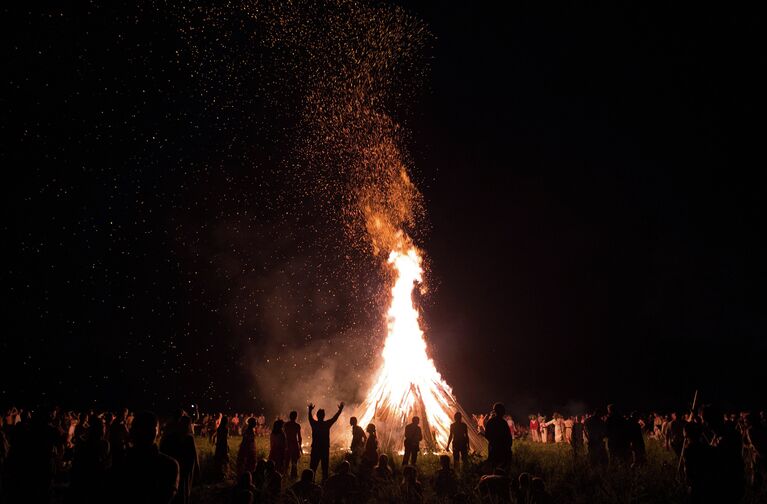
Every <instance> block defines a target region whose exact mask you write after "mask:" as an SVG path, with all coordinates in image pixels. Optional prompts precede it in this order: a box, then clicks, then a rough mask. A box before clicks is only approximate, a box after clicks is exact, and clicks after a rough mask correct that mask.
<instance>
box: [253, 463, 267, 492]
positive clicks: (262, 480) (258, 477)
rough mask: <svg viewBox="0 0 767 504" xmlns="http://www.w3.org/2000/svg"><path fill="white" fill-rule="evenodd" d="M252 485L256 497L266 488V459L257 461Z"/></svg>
mask: <svg viewBox="0 0 767 504" xmlns="http://www.w3.org/2000/svg"><path fill="white" fill-rule="evenodd" d="M253 485H254V486H255V487H256V497H257V499H258V498H259V494H261V493H263V490H264V488H265V487H266V459H259V460H258V462H256V468H255V469H254V470H253Z"/></svg>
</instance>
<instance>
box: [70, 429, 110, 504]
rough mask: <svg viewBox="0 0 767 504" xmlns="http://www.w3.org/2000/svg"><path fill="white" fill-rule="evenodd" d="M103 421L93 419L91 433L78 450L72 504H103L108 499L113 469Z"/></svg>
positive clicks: (73, 465) (74, 460) (72, 483)
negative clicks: (108, 480)
mask: <svg viewBox="0 0 767 504" xmlns="http://www.w3.org/2000/svg"><path fill="white" fill-rule="evenodd" d="M104 438H105V426H104V422H103V421H102V420H101V419H100V418H96V417H94V418H92V419H91V421H90V422H89V425H88V433H87V434H86V435H85V438H84V439H83V440H82V441H81V442H80V443H79V444H78V445H77V448H75V453H74V459H73V460H72V472H71V475H70V477H71V484H70V492H71V497H72V499H71V502H82V503H90V502H93V503H95V502H101V501H102V500H103V499H104V498H105V495H104V493H105V489H104V483H105V478H106V475H107V470H108V469H109V467H110V451H109V442H108V441H107V440H106V439H104Z"/></svg>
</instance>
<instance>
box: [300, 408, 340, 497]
mask: <svg viewBox="0 0 767 504" xmlns="http://www.w3.org/2000/svg"><path fill="white" fill-rule="evenodd" d="M343 409H344V403H343V402H342V403H340V404H339V405H338V411H337V412H336V414H335V415H333V416H332V417H331V418H330V420H325V410H324V409H318V410H317V419H316V420H315V419H314V414H313V413H312V412H313V411H314V404H311V403H309V425H311V427H312V453H311V455H310V457H309V467H310V468H311V470H312V471H314V474H317V466H319V465H320V464H321V465H322V481H323V483H324V482H325V481H326V480H327V479H328V470H329V468H328V465H329V464H330V428H331V427H332V426H333V424H334V423H336V420H338V417H339V416H341V411H343Z"/></svg>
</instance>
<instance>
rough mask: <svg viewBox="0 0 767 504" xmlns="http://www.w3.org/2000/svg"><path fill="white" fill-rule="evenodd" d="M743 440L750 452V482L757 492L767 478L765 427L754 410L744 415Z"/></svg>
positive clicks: (766, 431)
mask: <svg viewBox="0 0 767 504" xmlns="http://www.w3.org/2000/svg"><path fill="white" fill-rule="evenodd" d="M745 440H746V442H747V443H748V445H749V446H750V452H751V453H750V458H751V467H752V469H751V474H752V475H751V478H752V480H751V484H752V486H753V487H754V489H755V490H756V491H757V492H758V491H759V490H760V489H761V488H762V485H764V481H765V479H767V429H766V428H765V425H764V424H763V423H762V421H761V419H760V416H759V415H758V414H757V413H756V412H755V411H753V412H751V413H750V414H749V415H748V416H747V417H746V430H745Z"/></svg>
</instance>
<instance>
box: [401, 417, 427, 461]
mask: <svg viewBox="0 0 767 504" xmlns="http://www.w3.org/2000/svg"><path fill="white" fill-rule="evenodd" d="M420 421H421V419H420V418H418V417H417V416H415V417H413V421H412V422H411V423H410V424H409V425H407V426H406V427H405V456H404V457H403V458H402V465H403V466H406V465H408V463H410V464H413V465H415V463H416V460H417V459H418V450H419V449H420V444H421V440H422V439H423V433H422V432H421V427H419V426H418V424H419V422H420Z"/></svg>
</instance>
